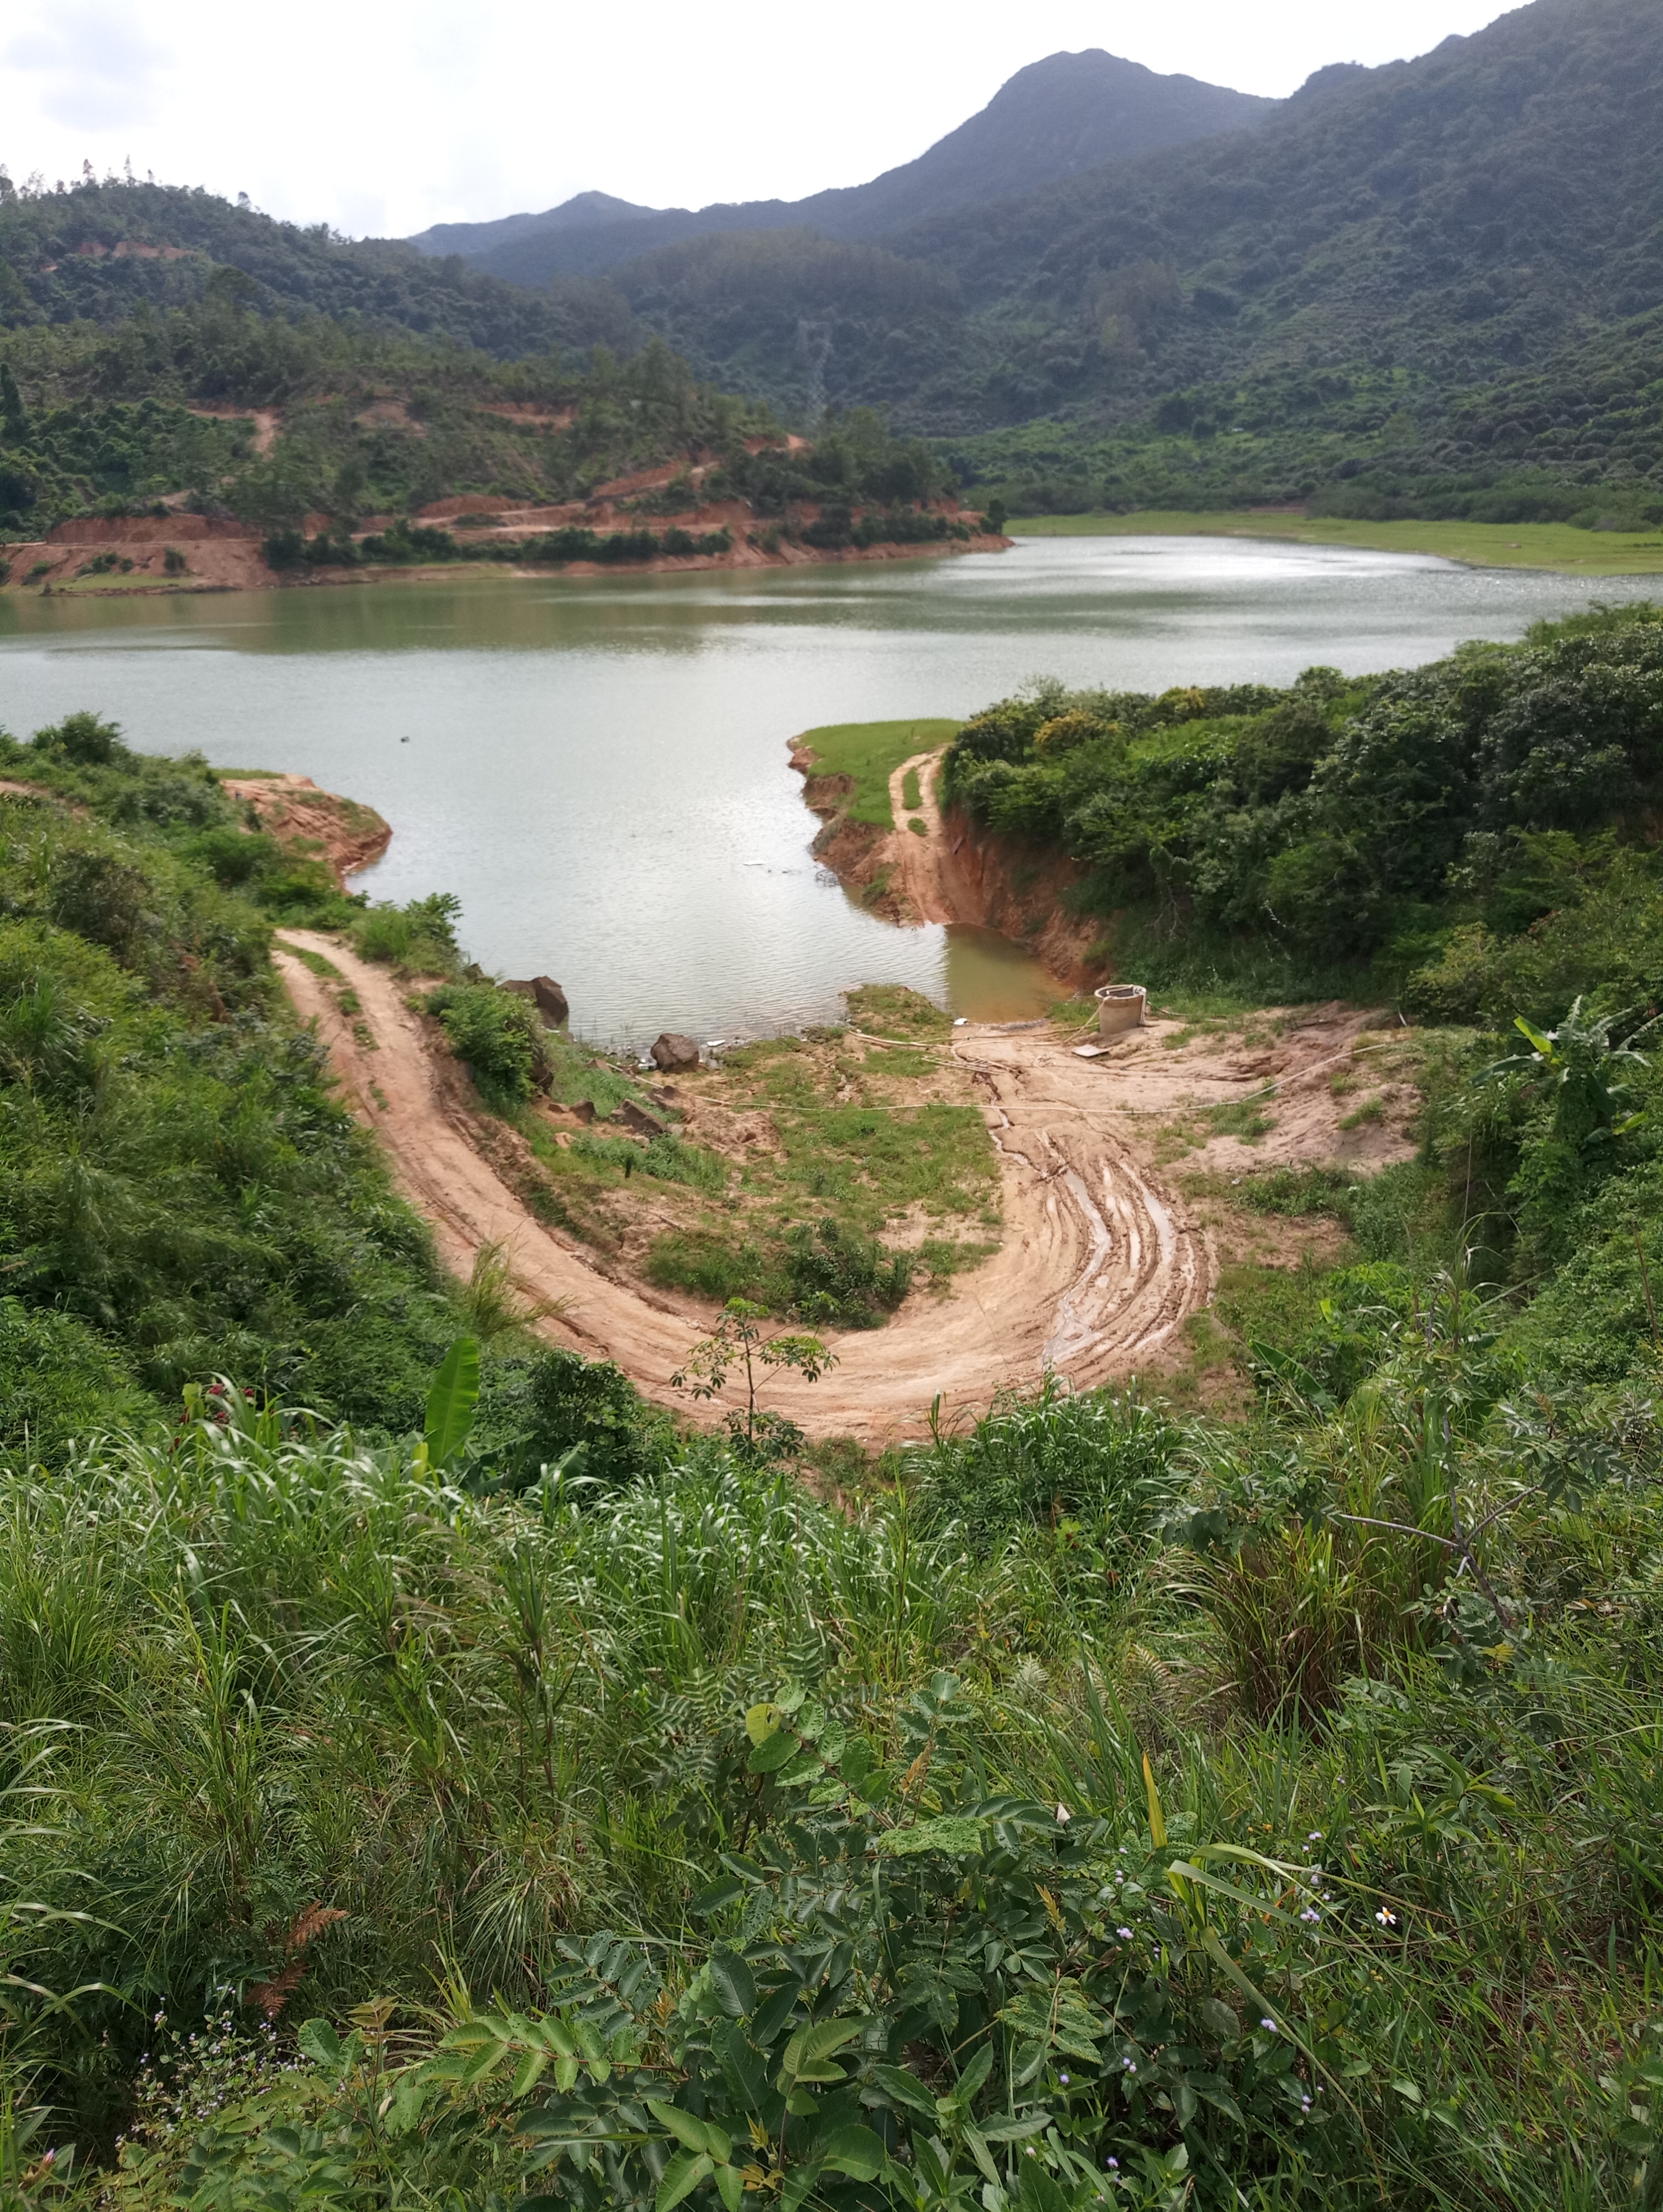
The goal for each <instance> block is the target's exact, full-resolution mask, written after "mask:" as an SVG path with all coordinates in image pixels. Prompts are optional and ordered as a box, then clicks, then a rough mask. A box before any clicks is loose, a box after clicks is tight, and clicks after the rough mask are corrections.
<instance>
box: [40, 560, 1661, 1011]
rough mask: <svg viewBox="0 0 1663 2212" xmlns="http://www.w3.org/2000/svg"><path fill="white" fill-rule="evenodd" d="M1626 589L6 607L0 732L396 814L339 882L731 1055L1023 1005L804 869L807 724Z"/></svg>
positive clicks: (1027, 563)
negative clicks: (801, 750) (375, 855)
mask: <svg viewBox="0 0 1663 2212" xmlns="http://www.w3.org/2000/svg"><path fill="white" fill-rule="evenodd" d="M1655 589H1656V581H1655V579H1648V578H1645V577H1636V578H1622V577H1619V578H1610V577H1607V578H1604V579H1601V580H1599V583H1598V584H1597V585H1596V584H1592V583H1585V582H1579V581H1578V580H1575V579H1571V578H1568V577H1565V576H1559V575H1551V574H1528V573H1522V572H1519V571H1500V570H1484V569H1477V570H1475V569H1467V568H1457V567H1454V566H1453V565H1452V564H1450V563H1449V562H1444V561H1441V560H1437V559H1434V558H1429V557H1419V556H1402V555H1393V554H1387V553H1381V552H1375V551H1368V550H1358V549H1350V548H1338V547H1314V546H1302V545H1291V544H1255V543H1250V542H1245V541H1235V540H1229V539H1223V538H1190V539H1186V538H1097V539H1092V538H1052V539H1033V540H1029V541H1028V542H1026V543H1024V544H1020V545H1018V546H1017V548H1015V549H1014V550H1011V551H1010V552H1008V553H1004V554H1001V555H997V556H993V555H976V556H965V557H960V558H953V559H945V560H934V561H915V562H895V563H883V564H877V563H872V564H861V565H859V566H855V565H851V566H848V567H825V568H805V569H775V570H765V571H761V572H753V573H744V572H739V573H733V572H722V573H713V574H695V575H689V576H652V577H638V578H616V579H614V578H589V579H581V580H575V579H574V580H560V579H550V580H546V581H545V580H536V581H526V580H513V579H508V578H503V579H496V578H490V579H485V580H475V579H472V578H468V579H456V580H448V581H447V580H445V579H444V578H443V577H442V576H440V577H435V578H434V579H433V580H427V581H422V582H419V583H384V584H368V585H363V586H343V587H339V588H327V587H322V588H300V589H294V590H284V591H277V592H250V593H235V594H224V595H218V594H216V595H204V596H202V597H174V598H136V599H112V600H101V601H100V600H94V599H59V598H58V597H54V598H52V599H46V600H43V599H39V598H37V597H34V596H32V595H30V596H19V595H17V594H15V593H14V594H8V595H6V596H5V597H4V598H0V723H3V725H4V726H6V727H8V728H9V729H11V730H13V731H15V732H27V731H29V730H32V729H33V728H35V727H37V726H39V725H40V724H41V723H43V722H46V721H49V720H56V719H58V717H59V716H61V715H62V714H65V713H67V712H70V711H71V710H73V709H74V708H79V707H82V706H90V707H94V708H97V709H98V710H99V711H100V713H102V714H107V715H110V716H112V717H113V718H114V719H115V720H118V721H119V722H121V723H122V724H123V725H124V727H125V730H126V732H127V735H128V738H129V740H130V742H131V743H133V744H137V745H139V746H141V747H143V748H145V749H147V750H155V751H183V750H186V749H188V748H191V747H196V748H199V749H200V750H201V751H202V752H203V753H204V754H205V755H206V756H207V757H208V758H209V760H210V761H213V762H214V763H216V764H218V765H221V766H226V767H247V768H273V769H290V770H294V771H295V772H298V773H300V774H302V775H311V776H313V777H315V779H316V780H317V781H318V782H319V783H320V784H322V785H324V786H325V787H328V788H331V789H333V790H337V791H342V792H345V793H349V794H350V795H351V796H353V797H354V798H356V799H364V800H367V802H368V803H369V804H370V805H373V806H375V807H378V808H379V810H380V811H381V812H382V813H383V814H385V816H386V817H387V819H388V820H389V821H390V822H391V824H392V825H393V830H394V836H393V842H392V845H391V848H390V850H389V852H388V854H387V855H386V857H385V860H382V861H381V862H380V863H379V865H378V866H376V867H375V868H374V869H373V870H371V871H370V872H368V873H367V874H366V875H365V876H363V877H362V878H360V879H359V880H360V884H361V887H362V888H365V889H367V890H369V891H370V892H371V894H372V895H373V896H375V897H378V898H392V899H399V900H403V899H406V898H409V897H411V896H415V895H416V894H417V893H421V892H426V891H429V890H451V891H454V892H455V893H457V894H458V896H459V897H460V898H461V900H462V902H463V915H464V919H463V925H462V933H463V937H464V942H465V943H466V945H468V947H469V949H470V951H471V952H472V953H473V954H474V956H475V957H476V958H478V959H479V960H480V961H481V962H483V964H484V965H485V966H486V967H488V968H489V969H493V970H495V971H496V972H498V973H501V974H505V975H533V974H539V973H546V974H549V975H554V976H555V977H557V978H558V979H559V980H560V981H561V982H562V983H563V984H564V985H565V986H566V988H567V993H568V995H569V996H570V999H571V1001H572V1006H573V1012H574V1021H575V1023H576V1024H577V1025H578V1027H579V1028H580V1030H584V1031H585V1032H586V1033H587V1034H589V1035H592V1036H595V1037H597V1038H599V1039H604V1040H610V1041H616V1042H640V1041H642V1040H645V1039H648V1038H651V1037H652V1036H653V1035H655V1034H656V1032H657V1031H658V1030H660V1029H663V1028H665V1027H670V1028H677V1029H684V1030H690V1031H692V1032H694V1033H695V1034H696V1035H698V1036H701V1037H715V1036H728V1037H731V1036H745V1035H755V1034H757V1033H760V1032H762V1031H766V1030H774V1029H778V1028H780V1027H783V1026H790V1025H792V1024H801V1023H804V1022H810V1021H823V1020H827V1019H830V1018H835V1016H836V1015H837V1013H838V1011H839V995H840V994H841V991H843V990H845V989H847V987H850V986H851V985H853V984H856V983H862V982H902V983H908V984H911V985H913V987H915V988H917V989H919V990H922V991H925V992H927V993H929V994H931V995H932V997H934V998H936V999H937V1000H938V1001H940V1002H941V1003H942V1004H944V1005H946V1006H950V1007H951V1008H952V1009H953V1011H954V1012H960V1013H965V1014H968V1015H970V1016H972V1017H973V1018H982V1019H1006V1020H1013V1019H1021V1018H1023V1017H1025V1016H1027V1015H1029V1014H1032V1013H1034V1012H1037V1011H1038V1010H1039V1009H1040V1007H1041V1006H1042V1005H1043V1004H1044V1003H1045V1002H1046V1000H1047V997H1048V995H1049V993H1048V988H1047V979H1046V978H1045V977H1044V976H1043V975H1042V974H1041V971H1040V970H1039V969H1038V968H1037V967H1036V965H1035V963H1034V962H1033V961H1032V960H1030V959H1029V957H1027V956H1026V955H1025V954H1024V953H1023V951H1021V949H1020V948H1018V947H1017V946H1014V945H1009V944H1007V943H1006V942H1005V941H1004V940H1003V939H998V938H997V937H994V936H992V934H991V933H988V932H986V931H967V930H959V929H946V930H944V929H940V928H926V929H912V930H898V929H895V928H893V927H890V926H889V924H887V923H884V922H883V921H877V920H876V919H874V917H872V916H871V915H869V914H866V913H865V912H864V911H863V910H862V909H861V908H859V906H858V905H857V904H856V903H855V902H853V901H852V900H850V899H849V898H847V896H845V894H844V893H843V892H842V890H841V889H840V888H839V886H838V885H837V884H836V883H835V881H834V880H833V879H832V878H830V877H829V876H828V874H827V873H826V872H825V871H824V870H822V869H821V868H819V867H817V866H816V863H815V862H814V860H812V858H811V857H810V852H809V844H810V839H811V837H812V836H813V833H814V830H815V828H816V823H815V821H814V818H813V817H811V816H810V814H809V813H808V812H807V811H806V810H805V809H804V806H803V804H802V799H801V784H800V781H799V780H798V777H797V776H796V775H794V774H793V773H792V770H791V769H789V768H788V767H787V765H786V752H787V749H788V744H789V741H790V739H791V738H792V736H793V735H795V734H796V733H797V732H799V731H802V730H805V729H808V728H810V727H811V726H815V725H816V724H819V725H825V724H828V723H834V722H848V721H856V720H896V719H900V718H902V717H905V716H908V715H913V714H916V715H920V716H926V715H958V714H968V713H970V712H972V711H973V710H974V709H975V708H977V707H979V706H981V705H983V704H985V703H986V702H988V701H989V700H991V699H993V698H995V697H998V696H1001V695H1003V694H1004V693H1007V692H1009V691H1011V690H1014V689H1015V688H1016V687H1017V686H1018V685H1019V684H1022V683H1023V681H1024V680H1025V679H1026V678H1029V677H1030V676H1033V675H1035V674H1036V673H1040V672H1049V673H1055V674H1057V675H1059V676H1061V677H1062V678H1064V679H1065V680H1066V681H1067V682H1069V683H1071V684H1087V683H1102V684H1114V685H1119V686H1132V687H1136V688H1138V689H1147V690H1162V689H1164V688H1165V687H1166V686H1167V685H1168V684H1175V683H1180V682H1182V683H1207V682H1215V681H1224V680H1228V679H1233V678H1255V679H1258V680H1261V681H1266V682H1286V681H1288V680H1289V679H1290V678H1292V677H1294V676H1295V675H1296V674H1297V673H1298V672H1299V671H1300V670H1301V669H1302V668H1305V667H1308V666H1309V665H1311V664H1312V663H1314V662H1324V663H1328V664H1331V665H1337V666H1339V667H1341V668H1344V669H1346V670H1348V671H1363V670H1372V669H1382V668H1389V667H1396V666H1409V665H1414V664H1416V663H1417V662H1420V661H1424V660H1429V659H1433V658H1434V657H1435V656H1436V655H1437V654H1439V653H1444V652H1447V651H1448V649H1449V647H1451V646H1452V645H1454V644H1455V643H1456V642H1457V641H1460V639H1462V638H1467V637H1475V636H1485V637H1496V638H1508V637H1516V636H1519V635H1521V634H1522V632H1523V630H1524V629H1526V627H1527V625H1528V624H1529V623H1532V622H1533V621H1535V620H1537V619H1538V618H1539V617H1544V616H1554V615H1559V614H1563V613H1566V612H1568V611H1570V610H1572V609H1573V608H1576V607H1580V606H1585V605H1587V604H1588V603H1589V601H1590V600H1591V599H1594V598H1602V599H1623V598H1640V597H1644V596H1646V595H1647V594H1648V592H1654V591H1655Z"/></svg>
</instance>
